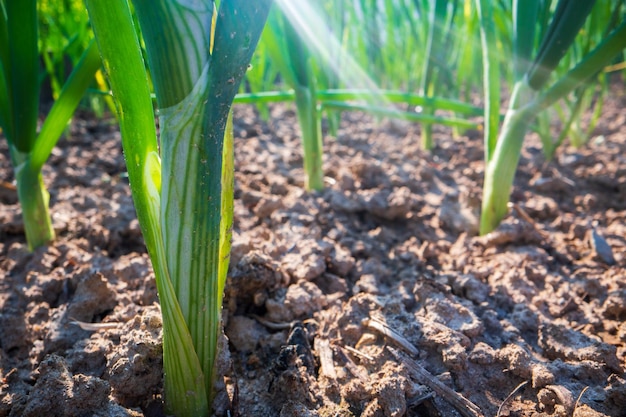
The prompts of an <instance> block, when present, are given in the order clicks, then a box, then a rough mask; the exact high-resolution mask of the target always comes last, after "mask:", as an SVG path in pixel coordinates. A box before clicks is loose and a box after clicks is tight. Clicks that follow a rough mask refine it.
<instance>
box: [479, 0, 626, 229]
mask: <svg viewBox="0 0 626 417" xmlns="http://www.w3.org/2000/svg"><path fill="white" fill-rule="evenodd" d="M540 3H542V2H541V1H540V0H533V1H520V0H516V1H514V2H513V7H514V33H515V34H514V51H515V56H514V68H515V73H516V74H517V79H516V81H515V84H514V85H513V88H512V94H511V99H510V103H509V107H508V110H507V113H506V117H505V120H504V123H503V125H502V128H501V130H500V131H499V135H498V133H497V129H498V123H497V115H498V113H499V100H496V98H497V94H496V91H499V89H500V88H501V86H500V78H499V77H498V76H497V72H496V69H494V68H492V66H491V65H490V64H491V62H492V58H493V56H494V53H493V48H495V44H496V42H495V41H496V36H495V34H494V33H493V32H490V25H489V21H490V18H491V16H490V15H491V13H492V12H491V7H493V5H492V3H491V2H490V1H489V0H476V5H477V7H478V9H479V12H480V14H481V31H482V37H483V55H484V59H483V62H484V65H485V79H484V83H485V91H486V101H487V106H486V113H485V120H486V123H485V124H486V129H485V155H486V163H487V167H486V170H485V180H484V188H483V203H482V213H481V221H480V233H481V234H485V233H489V232H490V231H492V230H493V229H495V228H496V227H497V226H498V224H499V223H500V221H501V220H502V218H503V217H504V216H505V215H506V212H507V203H508V200H509V195H510V190H511V186H512V184H513V179H514V176H515V171H516V169H517V165H518V163H519V158H520V153H521V148H522V145H523V141H524V136H525V133H526V132H527V130H528V129H529V127H530V126H531V124H532V122H533V120H534V119H535V118H536V116H537V115H538V114H539V113H540V112H541V111H544V110H546V109H547V108H548V107H550V106H552V105H553V104H554V103H556V102H557V101H559V100H560V99H562V98H563V97H565V96H567V95H568V94H570V93H571V92H572V91H574V90H575V89H576V88H578V87H579V86H581V85H584V84H585V83H587V82H588V81H589V80H590V79H592V77H594V76H595V75H596V74H597V73H598V72H599V71H600V70H601V69H602V68H603V67H604V66H605V65H606V64H607V63H609V62H610V60H611V59H612V58H613V57H614V56H615V55H617V54H618V53H619V52H620V51H622V50H623V49H624V48H625V47H626V20H624V19H623V18H622V19H621V22H618V24H617V25H616V27H615V29H613V30H611V31H610V33H607V35H606V37H605V38H604V39H603V40H602V42H600V43H599V44H598V45H597V46H596V47H595V48H594V49H592V50H591V51H590V52H589V53H588V54H586V55H585V56H584V57H583V58H582V59H581V60H580V61H579V62H578V63H577V64H576V65H575V66H573V67H572V68H571V69H569V70H567V72H566V73H565V74H564V75H562V76H560V77H559V79H558V80H557V81H556V82H555V83H554V84H552V85H551V86H550V87H546V85H547V84H548V82H549V81H550V76H551V74H553V72H554V70H555V68H556V67H557V65H558V64H559V61H561V59H562V58H563V56H564V55H565V54H566V52H567V50H568V48H570V46H571V45H572V44H573V42H574V41H575V38H576V36H577V35H578V33H579V31H580V29H581V27H582V26H583V24H584V23H585V20H586V18H587V16H588V15H589V13H590V12H591V10H592V7H593V5H594V3H595V2H594V1H588V2H577V1H572V0H559V2H558V3H557V5H556V9H555V11H554V14H553V16H552V20H551V22H550V25H549V26H548V28H547V30H546V31H545V32H544V34H543V37H542V39H541V42H540V47H539V50H538V51H537V52H536V53H535V54H534V58H533V45H534V42H535V27H536V26H535V25H536V21H537V15H538V10H540V9H539V7H540ZM548 3H550V2H548ZM548 7H549V4H548Z"/></svg>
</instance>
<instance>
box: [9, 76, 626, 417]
mask: <svg viewBox="0 0 626 417" xmlns="http://www.w3.org/2000/svg"><path fill="white" fill-rule="evenodd" d="M625 104H626V97H625V96H624V90H623V87H621V89H620V90H619V91H616V92H615V94H614V97H613V98H612V99H611V100H610V101H609V102H608V103H607V104H606V106H605V111H604V117H603V119H602V121H601V122H600V124H599V126H598V128H597V129H596V131H595V133H594V136H593V138H592V140H591V142H590V144H589V145H587V146H585V147H583V148H582V149H573V148H571V147H567V146H565V147H563V148H562V149H560V150H559V151H558V153H557V156H556V158H555V160H553V161H551V162H547V161H545V159H544V157H543V155H542V153H541V149H540V145H539V142H538V140H537V139H536V138H535V137H534V136H533V135H529V136H528V138H527V142H526V146H525V147H524V151H523V155H522V159H521V163H520V169H519V172H518V175H517V177H516V182H515V188H514V191H513V194H512V197H511V198H512V202H513V206H512V208H511V211H510V214H509V215H508V216H507V218H506V219H505V220H504V222H503V224H502V226H501V227H500V228H499V229H498V230H497V231H496V232H495V233H493V234H492V235H489V236H487V237H476V235H475V231H476V222H477V208H478V202H479V196H480V193H481V184H482V178H483V171H484V165H483V153H482V143H481V138H480V135H479V134H478V133H477V132H471V131H470V132H466V133H465V134H464V135H462V136H460V137H456V138H454V137H453V136H452V134H451V132H450V131H449V130H447V129H443V128H439V127H436V128H435V133H436V148H435V149H434V151H433V152H432V153H430V154H429V153H425V152H422V151H421V150H420V148H419V127H418V126H416V125H411V124H406V123H403V122H397V121H387V120H384V121H375V120H373V119H372V118H371V117H369V116H366V115H363V114H359V113H352V114H344V116H343V121H342V125H341V127H340V129H339V132H338V136H337V138H330V137H327V138H326V139H325V149H326V154H325V173H326V176H327V188H326V189H325V190H324V191H323V192H313V193H307V192H305V191H303V179H304V175H303V170H302V168H301V166H302V157H301V155H300V144H299V139H298V130H297V127H296V121H295V115H294V111H293V109H292V108H291V107H285V106H275V107H272V108H271V113H270V114H271V116H270V119H269V120H268V121H262V120H261V119H260V118H259V117H258V115H257V113H256V112H255V110H254V109H252V108H250V107H236V108H235V120H237V125H236V130H235V134H236V144H235V146H236V152H235V154H236V191H235V198H236V201H235V224H234V238H233V251H232V259H231V268H230V272H229V282H228V284H227V289H226V298H225V306H224V324H225V335H226V337H227V339H226V338H224V341H223V342H224V344H223V347H224V349H223V352H224V355H222V368H223V372H224V373H225V375H226V376H225V378H224V381H223V384H222V387H221V388H222V391H221V393H220V396H219V397H218V401H217V402H216V414H218V415H230V416H235V415H239V416H282V417H291V416H320V417H321V416H367V417H374V416H385V417H387V416H394V417H400V416H427V417H435V416H443V417H448V416H476V415H484V416H496V415H500V416H511V417H512V416H519V417H522V416H524V417H527V416H563V417H566V416H567V417H571V416H575V417H601V416H610V417H618V416H626V375H625V374H624V367H625V366H626V323H625V322H624V319H625V318H626V269H625V266H626V256H625V255H626V211H625V210H626V112H625V111H624V107H625ZM124 172H125V168H124V162H123V158H122V155H121V145H120V140H119V133H118V132H117V130H116V129H115V127H114V125H113V124H112V122H111V121H99V120H94V119H93V118H91V117H89V116H86V117H84V118H77V120H76V121H75V122H74V123H73V126H72V128H71V131H70V132H69V133H68V135H67V137H66V138H65V139H63V140H62V141H61V142H60V143H59V146H58V147H57V148H56V149H55V151H54V154H53V156H52V158H51V160H50V162H49V163H48V165H47V166H46V168H45V172H44V178H45V181H46V183H47V185H48V187H49V190H50V193H51V212H52V213H53V217H54V224H55V228H56V229H57V232H58V239H57V241H56V242H55V243H54V244H52V245H50V246H49V247H46V248H41V249H38V250H37V251H35V253H32V254H29V253H28V252H27V251H26V248H25V243H24V235H23V225H22V223H21V217H20V210H19V206H18V204H17V201H16V200H17V198H16V194H15V191H14V189H13V188H12V187H11V184H10V183H11V181H12V180H13V173H12V170H11V167H10V163H9V158H8V151H7V148H6V141H4V140H2V141H0V180H2V184H1V187H0V203H1V204H0V277H1V279H0V417H5V416H22V417H36V416H77V417H78V416H102V417H104V416H163V415H164V410H163V405H162V385H163V375H162V370H161V367H162V346H161V342H160V336H161V319H160V315H159V308H158V305H157V295H156V289H155V283H154V276H153V273H152V271H151V268H150V263H149V259H148V257H147V255H146V253H145V250H144V248H143V243H142V238H141V234H140V231H139V227H138V224H137V221H136V219H135V214H134V209H133V206H132V200H131V197H130V192H129V189H128V184H127V179H126V177H125V175H124ZM85 323H89V324H91V325H86V324H85Z"/></svg>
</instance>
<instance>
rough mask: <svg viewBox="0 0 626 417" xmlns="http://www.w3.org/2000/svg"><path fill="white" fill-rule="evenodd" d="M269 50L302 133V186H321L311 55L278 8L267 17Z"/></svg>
mask: <svg viewBox="0 0 626 417" xmlns="http://www.w3.org/2000/svg"><path fill="white" fill-rule="evenodd" d="M268 29H269V30H268V32H267V34H266V36H267V40H268V43H267V44H268V52H269V53H270V56H271V57H272V59H273V60H274V62H275V63H276V65H277V67H278V68H279V71H280V73H281V75H282V76H283V77H284V79H285V81H286V83H287V84H288V85H289V86H290V87H291V88H293V90H294V96H295V103H296V113H297V115H298V123H299V125H300V130H301V133H302V148H303V154H304V171H305V174H306V181H305V188H306V189H307V190H321V189H323V188H324V170H323V158H322V157H323V153H324V149H323V143H322V124H321V120H320V115H319V109H318V104H317V96H316V85H315V84H316V81H315V76H314V74H313V70H312V57H311V53H310V52H309V50H308V48H307V46H306V45H305V43H304V41H303V40H302V38H301V37H300V34H298V32H297V31H296V29H295V27H294V25H293V22H290V21H289V19H287V18H286V17H285V16H284V15H283V14H282V11H280V10H279V9H278V8H275V9H274V10H273V11H272V13H270V17H269V20H268Z"/></svg>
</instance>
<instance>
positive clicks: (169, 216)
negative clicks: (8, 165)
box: [86, 0, 271, 417]
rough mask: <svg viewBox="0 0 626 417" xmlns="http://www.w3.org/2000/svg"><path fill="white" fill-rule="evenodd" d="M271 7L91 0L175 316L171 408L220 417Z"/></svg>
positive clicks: (169, 348) (168, 385) (243, 2)
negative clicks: (244, 167)
mask: <svg viewBox="0 0 626 417" xmlns="http://www.w3.org/2000/svg"><path fill="white" fill-rule="evenodd" d="M270 3H271V0H257V1H249V0H221V1H220V2H219V10H218V9H217V8H216V6H215V2H214V1H212V0H193V1H189V0H135V1H133V6H134V10H135V13H136V16H137V20H138V22H139V26H140V29H141V33H142V34H143V40H144V44H145V48H146V53H147V59H148V68H149V69H150V74H151V79H152V82H153V85H154V90H155V95H156V100H157V106H158V109H159V124H160V149H159V146H158V141H157V136H156V127H155V124H154V114H153V107H152V101H151V93H150V88H149V82H148V77H147V74H146V70H145V64H144V62H143V58H142V52H141V48H140V42H139V39H138V37H137V35H136V31H135V26H134V23H133V18H132V15H131V11H130V7H129V4H128V2H127V0H109V1H106V2H105V1H100V0H86V4H87V9H88V12H89V16H90V19H91V22H92V26H93V29H94V33H95V35H96V39H97V41H98V45H99V48H100V53H101V55H102V58H103V62H104V64H105V69H106V72H107V74H108V78H109V82H110V85H111V89H112V92H113V96H114V99H115V102H116V105H117V109H118V118H119V122H120V129H121V133H122V145H123V148H124V154H125V158H126V164H127V167H128V176H129V180H130V184H131V191H132V195H133V200H134V203H135V207H136V211H137V217H138V219H139V223H140V226H141V229H142V233H143V235H144V239H145V242H146V246H147V249H148V253H149V255H150V259H151V261H152V265H153V267H154V271H155V276H156V282H157V290H158V293H159V299H160V302H161V310H162V314H163V361H164V371H165V404H166V408H167V410H168V412H170V413H172V414H174V415H176V416H177V417H185V416H205V415H208V414H209V411H210V407H211V403H212V399H213V397H214V392H213V382H214V380H215V378H216V377H217V375H216V371H215V360H216V356H217V349H218V339H219V337H220V333H221V331H222V330H221V305H222V297H223V290H224V283H225V279H226V273H227V268H228V260H229V253H230V235H231V225H232V217H233V188H234V186H233V143H232V121H231V116H230V109H231V105H232V101H233V98H234V97H235V94H236V92H237V90H238V88H239V85H240V82H241V79H242V78H243V76H244V74H245V72H246V69H247V67H248V64H249V62H250V58H251V56H252V52H253V50H254V48H255V46H256V44H257V42H258V38H259V36H260V33H261V30H262V28H263V26H264V24H265V20H266V18H267V14H268V12H269V7H270Z"/></svg>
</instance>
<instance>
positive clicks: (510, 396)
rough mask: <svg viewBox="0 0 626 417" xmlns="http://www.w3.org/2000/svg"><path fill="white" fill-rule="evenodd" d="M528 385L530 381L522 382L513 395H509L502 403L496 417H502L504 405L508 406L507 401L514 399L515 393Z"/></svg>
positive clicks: (512, 392)
mask: <svg viewBox="0 0 626 417" xmlns="http://www.w3.org/2000/svg"><path fill="white" fill-rule="evenodd" d="M526 384H528V381H524V382H522V383H521V384H519V385H518V386H516V387H515V389H514V390H513V391H511V393H510V394H509V395H507V397H506V398H505V399H504V401H502V403H501V404H500V407H498V413H497V414H496V417H500V413H502V407H504V404H506V403H507V401H509V400H510V399H511V398H513V396H514V395H515V393H516V392H517V391H519V390H520V389H521V388H522V387H523V386H524V385H526Z"/></svg>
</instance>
